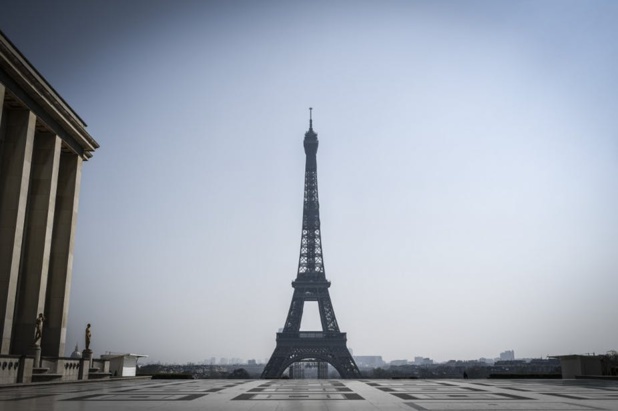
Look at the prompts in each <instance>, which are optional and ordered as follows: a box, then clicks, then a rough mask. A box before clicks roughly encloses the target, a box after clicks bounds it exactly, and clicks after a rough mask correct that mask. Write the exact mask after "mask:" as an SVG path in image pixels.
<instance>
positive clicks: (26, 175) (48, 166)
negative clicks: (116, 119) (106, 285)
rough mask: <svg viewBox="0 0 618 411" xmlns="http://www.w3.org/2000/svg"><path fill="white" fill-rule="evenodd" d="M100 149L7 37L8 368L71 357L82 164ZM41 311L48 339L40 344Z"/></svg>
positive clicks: (1, 41) (3, 192) (0, 113)
mask: <svg viewBox="0 0 618 411" xmlns="http://www.w3.org/2000/svg"><path fill="white" fill-rule="evenodd" d="M98 147H99V145H98V143H97V142H96V141H95V140H94V139H93V138H92V137H91V136H90V134H88V132H87V131H86V123H84V121H83V120H82V119H81V118H80V117H79V116H78V115H77V114H76V113H75V111H73V109H72V108H71V107H70V106H69V105H68V104H67V103H66V102H65V101H64V99H63V98H62V97H60V95H59V94H58V93H57V92H56V90H54V88H53V87H52V86H51V85H50V84H49V83H48V82H47V81H46V80H45V78H43V76H42V75H41V74H40V73H39V72H38V71H37V70H36V69H35V68H34V67H33V66H32V65H31V64H30V62H29V61H28V60H27V59H26V57H25V56H24V55H23V54H22V53H21V52H20V51H19V50H18V49H17V48H16V47H15V45H14V44H13V43H11V41H10V40H9V39H8V38H6V37H5V36H4V34H3V33H2V32H0V357H2V356H5V357H6V358H7V359H6V361H5V360H2V366H3V367H4V364H5V362H6V363H7V369H8V368H9V367H8V364H9V363H10V364H13V362H12V361H13V360H11V359H10V358H11V357H14V358H20V357H21V359H22V360H23V359H24V358H25V357H23V356H24V355H26V356H27V358H28V361H30V358H31V356H32V355H33V352H34V358H35V362H37V360H36V359H37V358H39V357H40V355H41V354H42V355H43V357H45V358H58V357H63V356H64V351H65V341H66V328H67V317H68V306H69V294H70V287H71V276H72V266H73V245H74V242H75V227H76V222H77V206H78V198H79V191H80V182H81V172H82V164H83V162H84V161H85V160H88V159H89V158H90V157H92V153H93V152H94V150H96V149H97V148H98ZM39 313H43V314H44V316H45V321H44V322H43V328H42V334H43V338H42V339H41V340H39V342H38V343H37V344H35V340H34V336H35V327H36V325H37V321H36V319H37V316H38V314H39ZM20 361H21V360H20ZM39 366H40V365H39V364H35V365H34V367H35V368H36V367H39ZM17 369H18V370H20V369H21V368H20V367H18V368H17ZM11 370H12V371H13V372H14V371H15V368H11Z"/></svg>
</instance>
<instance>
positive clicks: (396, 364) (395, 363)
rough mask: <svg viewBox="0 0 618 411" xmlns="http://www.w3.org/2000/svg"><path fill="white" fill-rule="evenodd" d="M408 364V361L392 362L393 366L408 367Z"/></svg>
mask: <svg viewBox="0 0 618 411" xmlns="http://www.w3.org/2000/svg"><path fill="white" fill-rule="evenodd" d="M407 364H408V360H393V361H391V362H390V365H392V366H398V365H407Z"/></svg>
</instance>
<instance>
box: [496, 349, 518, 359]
mask: <svg viewBox="0 0 618 411" xmlns="http://www.w3.org/2000/svg"><path fill="white" fill-rule="evenodd" d="M514 359H515V351H513V350H510V351H504V352H501V353H500V361H513V360H514Z"/></svg>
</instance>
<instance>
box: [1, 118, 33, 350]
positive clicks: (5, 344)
mask: <svg viewBox="0 0 618 411" xmlns="http://www.w3.org/2000/svg"><path fill="white" fill-rule="evenodd" d="M2 117H3V118H2V124H1V126H0V140H2V141H3V142H2V158H1V159H0V327H2V328H1V333H2V341H1V345H0V354H9V352H10V350H11V335H12V329H13V314H14V308H15V299H16V292H17V280H18V275H19V266H20V260H21V254H22V240H23V234H24V222H25V217H26V202H27V199H28V185H29V182H30V165H31V160H32V146H33V142H34V128H35V123H36V117H35V116H34V114H32V113H31V112H30V111H28V110H5V111H4V112H3V113H2ZM33 330H34V329H33ZM33 330H32V332H34V331H33ZM32 336H33V337H34V334H33V335H32Z"/></svg>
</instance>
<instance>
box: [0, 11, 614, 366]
mask: <svg viewBox="0 0 618 411" xmlns="http://www.w3.org/2000/svg"><path fill="white" fill-rule="evenodd" d="M0 3H1V8H0V10H2V12H1V13H0V29H2V30H3V31H4V33H5V34H6V35H7V36H8V37H9V38H10V39H11V40H12V41H13V42H14V43H15V44H16V45H17V47H18V48H19V49H20V50H21V51H22V53H23V54H24V55H25V56H26V57H27V58H28V59H29V60H30V61H31V62H32V64H33V65H34V66H35V67H36V68H37V69H38V70H39V71H40V72H41V73H42V74H43V75H44V76H45V77H46V78H47V80H48V81H49V82H50V83H51V84H52V85H53V86H54V87H55V88H56V90H57V91H58V92H59V93H60V94H61V95H62V96H63V97H64V98H65V99H66V100H67V101H68V103H69V104H71V106H72V107H73V108H74V109H75V110H76V111H77V112H78V113H79V115H80V116H81V117H82V118H83V119H84V120H85V121H86V122H87V123H88V130H89V131H90V133H91V134H92V135H93V136H94V137H95V138H96V139H97V140H98V141H99V143H100V144H101V148H100V149H99V150H98V151H97V152H95V155H94V157H93V158H92V160H90V161H88V162H87V163H86V164H85V165H84V171H83V179H82V184H83V186H82V193H81V198H80V206H79V207H80V208H79V221H78V232H77V245H76V248H75V263H74V269H73V287H72V291H71V305H70V315H69V328H68V335H67V341H68V347H69V348H70V349H72V348H73V346H74V344H75V343H76V342H79V344H80V347H81V346H82V344H83V341H82V333H83V329H84V327H85V324H86V323H88V322H91V323H92V324H93V326H92V328H93V348H94V350H95V353H96V354H101V353H103V352H104V351H108V350H109V351H130V352H138V353H144V354H149V355H150V356H151V359H152V360H155V361H157V360H159V361H169V362H171V361H178V362H185V361H201V360H203V359H206V358H210V357H211V356H216V357H240V358H245V359H247V358H257V359H264V358H266V357H268V356H270V354H271V353H272V350H273V349H274V346H275V332H276V331H277V329H278V328H280V327H282V326H283V322H284V320H285V316H286V314H287V310H288V307H289V303H290V300H291V297H292V288H291V286H290V282H291V281H292V280H293V279H294V278H295V276H296V268H297V263H298V253H299V245H300V226H301V215H302V192H303V186H302V185H303V173H304V152H303V147H302V138H303V135H304V132H305V131H306V129H307V125H308V124H307V123H308V121H307V120H308V111H307V108H308V107H309V106H312V107H314V126H315V127H314V128H315V130H316V131H317V133H318V137H319V139H320V148H319V151H318V178H319V186H320V201H321V217H322V228H323V234H322V235H323V244H324V256H325V267H326V275H327V278H329V279H330V280H331V281H332V287H331V297H332V299H333V304H334V308H335V312H336V314H337V318H338V320H339V324H340V326H341V328H342V330H343V331H346V332H347V333H348V345H349V346H350V347H351V348H352V349H353V350H354V353H355V354H358V355H383V356H384V357H385V358H386V359H387V360H392V359H400V358H408V359H411V358H413V357H414V356H426V357H432V358H434V359H436V360H439V361H445V360H448V359H453V358H457V359H474V358H479V357H494V356H497V355H498V354H499V352H501V351H504V350H506V349H514V350H515V354H516V356H518V357H541V356H546V355H555V354H568V353H586V352H597V353H598V352H604V351H607V350H610V349H616V348H618V346H617V344H618V327H617V326H616V325H617V324H616V319H615V313H616V312H617V311H618V300H617V299H616V289H618V276H617V274H618V272H617V271H618V253H617V250H618V213H617V212H616V210H617V209H618V184H617V177H618V124H617V120H616V119H617V118H618V117H617V114H616V113H618V93H617V92H616V91H617V90H618V76H617V75H616V73H618V26H616V24H615V22H616V21H617V19H618V3H616V2H614V1H601V0H598V1H594V2H586V1H568V0H561V1H509V2H507V1H314V2H301V1H262V2H255V1H173V2H172V1H134V0H132V1H109V0H106V1H89V2H83V1H77V0H75V1H62V2H48V1H30V0H26V1H23V0H22V1H19V2H15V1H8V0H0ZM310 311H311V310H310ZM309 314H314V315H315V314H316V313H315V312H313V313H312V312H310V313H309ZM308 319H309V323H310V324H309V325H308V326H310V325H311V320H312V319H314V318H312V317H311V316H308ZM313 324H314V325H316V323H315V321H314V322H313Z"/></svg>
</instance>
